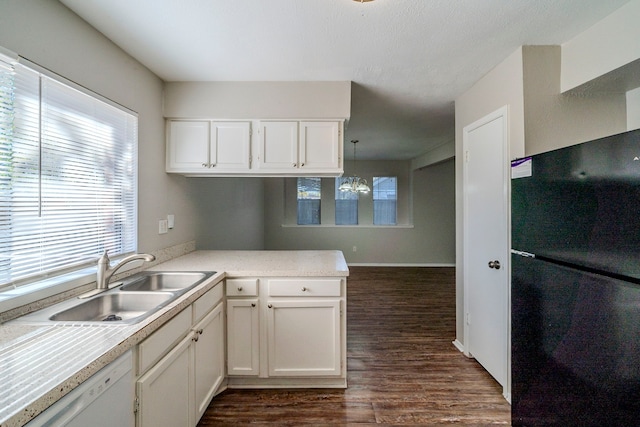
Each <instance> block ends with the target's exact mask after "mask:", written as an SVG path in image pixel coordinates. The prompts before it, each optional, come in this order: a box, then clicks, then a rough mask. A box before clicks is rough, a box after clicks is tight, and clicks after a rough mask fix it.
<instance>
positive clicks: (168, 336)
mask: <svg viewBox="0 0 640 427" xmlns="http://www.w3.org/2000/svg"><path fill="white" fill-rule="evenodd" d="M190 328H191V306H189V307H187V308H185V309H184V310H182V311H181V312H180V313H179V314H178V315H177V316H176V317H174V318H173V319H171V320H170V321H169V322H167V323H165V324H164V325H163V326H162V327H161V328H160V329H158V330H157V331H155V332H154V333H153V334H151V335H150V336H149V337H148V338H147V339H146V340H144V341H143V342H142V343H140V345H138V375H140V374H142V373H144V372H145V371H146V370H147V369H149V368H150V367H151V366H152V365H153V364H154V363H155V362H157V361H158V360H160V358H161V357H162V356H163V355H164V354H165V353H166V352H167V351H168V350H170V349H171V348H173V344H174V343H175V342H176V341H178V340H179V339H180V338H182V337H183V336H184V335H185V334H186V333H187V332H188V331H189V329H190Z"/></svg>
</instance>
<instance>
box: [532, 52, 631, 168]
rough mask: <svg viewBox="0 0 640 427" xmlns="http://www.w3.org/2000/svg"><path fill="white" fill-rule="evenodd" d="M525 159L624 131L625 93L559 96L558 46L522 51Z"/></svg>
mask: <svg viewBox="0 0 640 427" xmlns="http://www.w3.org/2000/svg"><path fill="white" fill-rule="evenodd" d="M522 49H523V78H524V80H523V81H524V123H525V126H524V128H525V155H527V156H529V155H533V154H538V153H542V152H545V151H549V150H554V149H557V148H561V147H566V146H569V145H575V144H579V143H581V142H585V141H589V140H592V139H596V138H601V137H604V136H608V135H613V134H616V133H620V132H624V131H626V130H627V123H626V122H627V117H626V99H625V93H624V92H605V91H599V92H595V93H590V92H580V93H572V92H567V93H560V72H561V71H560V70H561V48H560V46H524V47H523V48H522Z"/></svg>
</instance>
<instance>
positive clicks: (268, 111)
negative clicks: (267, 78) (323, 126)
mask: <svg viewBox="0 0 640 427" xmlns="http://www.w3.org/2000/svg"><path fill="white" fill-rule="evenodd" d="M165 91H166V95H165V105H164V115H165V117H170V118H216V119H292V118H300V119H345V118H348V117H349V116H350V115H351V82H344V81H343V82H169V83H167V84H166V86H165Z"/></svg>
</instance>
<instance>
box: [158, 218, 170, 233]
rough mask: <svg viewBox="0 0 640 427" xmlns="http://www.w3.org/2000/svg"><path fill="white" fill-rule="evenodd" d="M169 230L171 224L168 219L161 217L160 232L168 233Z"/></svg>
mask: <svg viewBox="0 0 640 427" xmlns="http://www.w3.org/2000/svg"><path fill="white" fill-rule="evenodd" d="M168 231H169V224H168V223H167V220H166V219H161V220H160V222H159V223H158V234H166V233H167V232H168Z"/></svg>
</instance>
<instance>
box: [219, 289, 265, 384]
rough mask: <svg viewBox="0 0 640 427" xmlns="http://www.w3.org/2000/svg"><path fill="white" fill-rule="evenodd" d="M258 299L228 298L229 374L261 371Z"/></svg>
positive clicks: (248, 373)
mask: <svg viewBox="0 0 640 427" xmlns="http://www.w3.org/2000/svg"><path fill="white" fill-rule="evenodd" d="M258 316H259V308H258V300H257V299H255V298H251V299H228V300H227V355H228V360H227V370H228V372H229V375H258V374H259V373H260V323H259V317H258Z"/></svg>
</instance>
